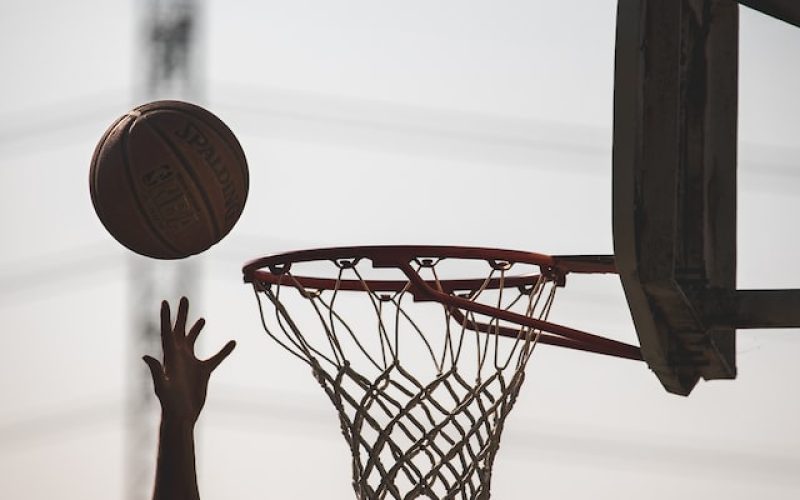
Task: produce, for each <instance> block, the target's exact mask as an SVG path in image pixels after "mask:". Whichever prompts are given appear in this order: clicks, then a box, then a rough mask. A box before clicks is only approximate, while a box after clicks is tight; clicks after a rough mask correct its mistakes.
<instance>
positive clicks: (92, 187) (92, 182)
mask: <svg viewBox="0 0 800 500" xmlns="http://www.w3.org/2000/svg"><path fill="white" fill-rule="evenodd" d="M127 117H128V115H125V116H120V117H119V118H117V120H116V121H115V122H114V123H112V124H111V126H110V127H108V128H107V129H106V131H105V133H104V134H103V137H101V138H100V141H99V142H98V143H97V147H96V148H95V150H94V154H93V155H92V164H91V165H90V166H89V195H90V196H91V198H92V205H93V206H94V211H95V212H97V216H98V217H99V218H100V222H102V223H103V226H105V225H106V222H105V219H104V218H103V209H102V207H101V206H100V204H99V203H98V201H97V199H96V198H97V161H98V158H99V157H100V152H101V151H102V150H103V147H104V146H105V145H106V141H107V140H108V136H110V135H111V133H112V132H113V131H114V129H115V128H117V126H118V125H119V124H120V123H121V122H122V120H124V119H125V118H127Z"/></svg>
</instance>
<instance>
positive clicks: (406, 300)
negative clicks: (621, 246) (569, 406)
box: [249, 258, 557, 500]
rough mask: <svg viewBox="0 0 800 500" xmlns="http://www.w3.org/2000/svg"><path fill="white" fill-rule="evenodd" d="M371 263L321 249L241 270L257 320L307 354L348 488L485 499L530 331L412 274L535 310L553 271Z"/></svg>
mask: <svg viewBox="0 0 800 500" xmlns="http://www.w3.org/2000/svg"><path fill="white" fill-rule="evenodd" d="M304 265H305V266H306V267H305V268H304V269H301V268H303V266H304ZM375 265H376V261H375V260H374V259H372V260H370V259H369V258H345V259H341V258H334V259H330V260H316V261H314V262H300V263H298V262H293V263H291V265H285V266H276V265H274V266H272V267H271V268H270V270H269V271H266V270H263V269H262V270H260V271H259V273H258V274H256V275H253V277H252V278H251V279H249V281H251V282H252V284H253V288H254V291H255V295H256V298H257V301H258V306H259V310H260V313H261V319H262V323H263V326H264V329H265V331H266V333H267V334H268V335H269V336H270V337H271V338H272V339H273V340H274V341H275V342H277V343H278V344H279V345H280V346H282V347H283V348H284V349H286V350H287V351H289V352H290V353H291V354H293V355H294V356H296V357H297V358H299V359H301V360H302V361H303V362H305V363H307V364H308V365H309V366H310V367H311V369H312V372H313V374H314V377H315V378H316V379H317V381H318V382H319V384H320V385H321V386H322V388H323V390H324V391H325V393H326V394H327V396H328V398H330V400H331V402H332V403H333V405H334V407H335V408H336V411H337V412H338V414H339V421H340V424H341V430H342V433H343V435H344V438H345V440H346V441H347V444H348V445H349V446H350V451H351V452H352V457H353V459H352V469H353V487H354V489H355V491H356V495H357V497H358V498H359V499H370V500H372V499H398V500H399V499H416V498H429V499H488V498H489V491H490V484H491V476H492V465H493V463H494V459H495V456H496V454H497V450H498V446H499V444H500V436H501V433H502V431H503V426H504V423H505V420H506V417H507V416H508V414H509V412H510V411H511V409H512V408H513V406H514V403H515V401H516V399H517V395H518V394H519V390H520V387H521V386H522V383H523V380H524V377H525V374H524V373H525V372H524V370H525V367H526V365H527V363H528V361H529V360H530V357H531V354H532V353H533V350H534V348H535V347H536V344H537V341H538V340H539V338H540V336H541V335H542V331H541V330H540V329H537V328H535V327H531V326H520V325H519V324H513V323H510V322H508V321H504V320H501V319H499V318H496V317H492V316H491V315H488V316H487V315H482V314H479V313H476V312H473V311H468V310H463V309H459V308H457V307H453V306H451V305H445V304H443V303H441V302H438V301H433V300H430V299H428V298H426V297H425V296H424V294H423V293H422V292H421V291H420V288H419V286H418V285H419V283H421V282H420V281H419V280H418V279H421V280H423V281H424V283H425V284H426V286H429V287H431V288H433V289H435V290H436V291H437V292H441V293H445V294H447V295H448V296H450V297H454V298H458V299H459V300H468V301H469V303H471V304H484V305H488V306H491V308H492V309H498V310H502V311H510V312H514V313H516V314H517V315H522V316H524V317H525V318H534V319H537V320H541V321H544V320H546V319H547V316H548V314H549V312H550V309H551V307H552V305H553V300H554V298H555V293H556V290H557V286H556V282H555V280H554V277H553V276H552V275H548V274H547V273H542V272H540V271H539V267H538V265H534V264H530V263H527V264H526V263H513V262H507V261H498V260H483V259H460V258H456V259H453V258H414V259H413V260H412V261H410V262H409V263H408V266H407V268H405V269H404V270H401V271H398V269H391V268H390V269H387V268H385V267H386V266H384V265H381V266H380V267H381V268H380V269H377V268H376V267H373V266H375ZM309 267H311V268H313V269H309ZM306 270H313V271H314V274H315V276H326V278H324V279H310V278H305V277H304V276H305V275H307V273H305V272H304V271H306ZM409 273H412V274H409ZM466 273H480V274H466ZM448 274H449V275H450V276H453V275H455V276H459V277H463V276H471V277H474V276H479V277H478V278H475V279H451V278H450V277H448V276H447V275H448ZM414 275H416V277H415V276H414ZM409 276H410V277H409ZM311 284H313V285H316V287H314V286H310V285H311ZM501 337H502V338H501Z"/></svg>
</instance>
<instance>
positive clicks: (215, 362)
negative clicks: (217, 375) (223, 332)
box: [203, 340, 236, 373]
mask: <svg viewBox="0 0 800 500" xmlns="http://www.w3.org/2000/svg"><path fill="white" fill-rule="evenodd" d="M234 347H236V341H235V340H231V341H230V342H228V343H227V344H225V347H223V348H222V349H220V351H219V352H218V353H216V354H215V355H213V356H211V357H210V358H208V359H207V360H205V361H203V364H204V365H205V366H206V368H207V369H208V372H209V373H211V372H213V371H214V370H215V369H216V368H217V367H218V366H219V364H220V363H222V362H223V361H225V358H227V357H228V356H229V355H230V354H231V352H233V349H234Z"/></svg>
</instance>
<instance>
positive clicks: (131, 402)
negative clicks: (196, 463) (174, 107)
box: [123, 0, 203, 500]
mask: <svg viewBox="0 0 800 500" xmlns="http://www.w3.org/2000/svg"><path fill="white" fill-rule="evenodd" d="M200 3H201V2H200V0H139V2H138V6H139V19H138V26H137V28H138V33H137V38H138V53H137V57H136V61H135V63H134V64H135V65H136V67H137V68H138V71H136V72H135V74H137V75H138V81H136V82H135V89H136V95H135V100H136V104H137V105H138V104H142V103H144V102H147V101H153V100H158V99H182V100H189V101H193V102H198V101H199V100H200V99H201V94H202V90H203V89H202V82H201V78H200V70H201V45H202V44H201V43H200V34H201V33H200V30H199V28H200V14H201V9H200V7H201V5H200ZM199 267H200V266H199V262H198V261H197V258H190V259H185V260H182V261H163V262H162V261H156V260H153V259H149V258H146V257H140V256H138V255H131V257H130V260H129V273H130V275H129V286H130V290H129V300H128V304H129V307H130V321H131V324H132V325H133V330H132V335H131V342H130V349H131V351H130V352H129V353H128V355H127V358H128V359H127V360H126V363H125V365H124V366H125V367H126V371H127V373H129V374H130V375H129V377H130V378H129V382H128V389H127V391H128V396H127V408H126V419H127V422H126V423H127V432H126V451H125V453H126V457H125V461H124V467H125V471H124V475H123V476H124V477H125V484H124V488H125V493H124V498H125V499H126V500H145V499H149V498H150V497H151V496H152V488H153V477H154V473H155V458H156V439H157V432H158V429H157V425H158V403H157V402H156V399H155V397H154V395H153V388H152V381H151V380H150V374H149V372H148V370H147V368H146V366H145V365H144V363H143V362H142V361H141V357H142V355H144V354H150V355H153V356H156V355H158V353H160V352H161V342H160V338H159V335H160V332H159V324H158V310H159V303H160V301H161V299H165V298H166V299H168V300H170V301H171V302H175V301H176V300H177V299H178V297H180V296H182V295H186V296H187V297H191V298H192V299H194V301H195V303H196V302H197V295H198V294H199V286H198V285H199V279H198V277H199V272H200V268H199Z"/></svg>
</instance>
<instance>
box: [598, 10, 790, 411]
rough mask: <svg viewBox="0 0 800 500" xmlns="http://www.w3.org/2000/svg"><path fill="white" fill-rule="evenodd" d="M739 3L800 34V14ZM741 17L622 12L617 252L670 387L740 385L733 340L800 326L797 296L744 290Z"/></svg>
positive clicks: (643, 339)
mask: <svg viewBox="0 0 800 500" xmlns="http://www.w3.org/2000/svg"><path fill="white" fill-rule="evenodd" d="M741 3H743V4H746V5H749V6H751V7H753V8H756V9H759V10H762V11H763V12H765V13H767V14H770V15H774V16H777V17H779V18H780V19H783V20H785V21H787V22H790V23H793V24H796V25H798V22H800V2H796V1H793V0H751V1H746V2H745V1H742V2H741ZM738 9H739V6H738V4H737V2H735V1H733V0H620V1H619V4H618V13H617V40H616V61H615V63H616V65H615V93H614V153H613V156H614V159H613V164H614V181H613V189H614V205H613V209H614V210H613V211H614V215H613V223H614V251H615V255H616V261H617V266H618V269H619V275H620V279H621V281H622V285H623V288H624V290H625V294H626V296H627V299H628V302H629V305H630V307H631V314H632V317H633V321H634V324H635V326H636V331H637V333H638V335H639V340H640V343H641V348H642V354H643V356H644V358H645V360H646V361H647V363H648V365H649V366H650V368H651V369H652V370H653V371H654V372H655V373H656V375H657V376H658V378H659V379H660V381H661V383H662V384H663V385H664V387H665V388H666V389H667V390H668V391H670V392H673V393H676V394H682V395H687V394H689V392H691V390H692V388H693V387H694V386H695V384H696V383H697V381H698V380H699V379H700V378H703V379H706V380H710V379H729V378H735V377H736V337H735V332H736V329H737V328H765V327H797V326H800V291H798V290H737V289H736V245H737V241H736V148H737V142H736V138H737V131H736V125H737V99H738V83H737V77H738V74H737V73H738V39H739V32H738V31H739V10H738Z"/></svg>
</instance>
